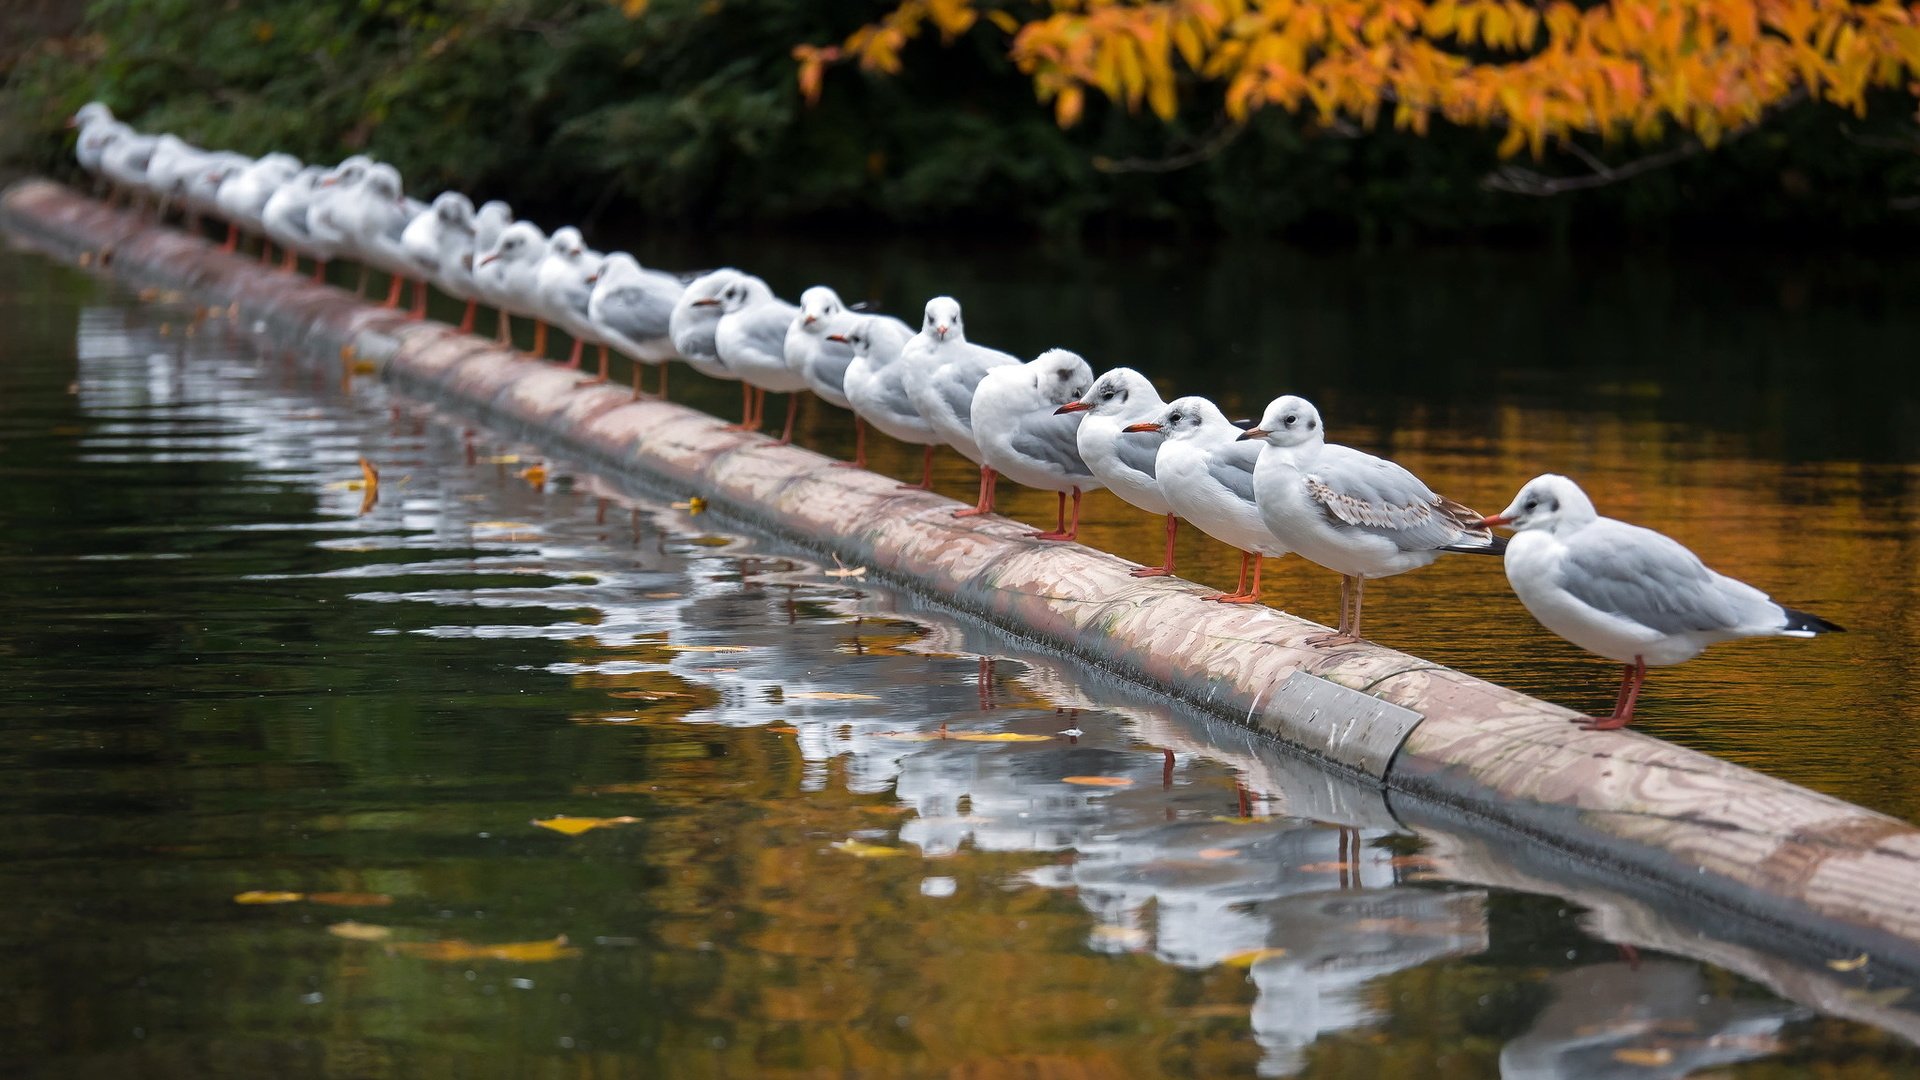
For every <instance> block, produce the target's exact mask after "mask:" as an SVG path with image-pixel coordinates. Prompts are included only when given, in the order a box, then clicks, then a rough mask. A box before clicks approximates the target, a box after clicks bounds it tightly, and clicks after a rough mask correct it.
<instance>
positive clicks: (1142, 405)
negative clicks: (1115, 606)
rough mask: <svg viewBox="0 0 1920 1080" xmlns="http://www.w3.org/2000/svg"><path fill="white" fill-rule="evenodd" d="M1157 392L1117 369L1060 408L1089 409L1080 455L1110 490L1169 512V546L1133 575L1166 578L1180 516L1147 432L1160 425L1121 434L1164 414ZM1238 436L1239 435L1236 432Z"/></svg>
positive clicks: (1143, 379) (1141, 378) (1149, 510)
mask: <svg viewBox="0 0 1920 1080" xmlns="http://www.w3.org/2000/svg"><path fill="white" fill-rule="evenodd" d="M1166 404H1167V403H1166V402H1164V401H1161V400H1160V394H1159V391H1156V390H1155V389H1154V388H1153V384H1152V383H1150V382H1148V381H1147V377H1146V376H1145V375H1142V374H1140V373H1139V372H1137V371H1135V370H1133V369H1132V368H1124V367H1121V368H1114V369H1113V370H1111V371H1108V372H1106V373H1105V374H1103V375H1101V376H1100V377H1099V378H1098V379H1095V380H1094V382H1093V385H1092V386H1090V387H1088V388H1087V392H1086V394H1085V395H1084V396H1083V397H1081V398H1080V400H1078V401H1069V402H1067V403H1066V404H1065V405H1062V406H1060V411H1061V412H1063V413H1066V412H1085V413H1086V414H1087V415H1086V418H1085V419H1084V420H1082V421H1080V434H1079V440H1080V456H1081V457H1082V458H1084V459H1085V460H1086V463H1087V467H1088V468H1089V469H1092V470H1093V475H1095V476H1097V477H1099V478H1100V482H1101V483H1103V484H1105V485H1106V486H1107V490H1108V491H1111V492H1113V493H1114V494H1115V495H1118V496H1120V498H1121V499H1123V500H1125V501H1126V502H1129V503H1131V504H1133V505H1134V506H1137V507H1139V508H1140V509H1142V510H1145V511H1146V512H1147V513H1149V514H1165V515H1166V518H1167V547H1166V552H1165V554H1164V555H1162V557H1161V559H1160V565H1159V566H1142V567H1139V568H1137V569H1135V570H1134V571H1133V576H1134V577H1165V576H1167V575H1169V574H1171V573H1173V537H1174V533H1175V531H1176V530H1177V529H1179V527H1180V519H1179V518H1178V517H1175V516H1174V513H1173V511H1172V509H1170V508H1169V507H1168V505H1167V497H1166V495H1165V494H1164V493H1163V492H1162V491H1161V490H1160V482H1159V481H1158V480H1157V479H1155V476H1154V460H1155V457H1156V455H1158V454H1159V452H1160V440H1159V439H1158V438H1153V437H1151V436H1149V435H1147V434H1145V433H1146V432H1148V431H1157V430H1159V429H1158V428H1152V429H1149V428H1145V427H1142V428H1140V429H1139V430H1140V432H1141V433H1140V434H1134V435H1122V434H1121V432H1122V431H1130V430H1133V429H1132V428H1129V427H1128V425H1129V424H1134V425H1138V424H1140V423H1141V422H1143V421H1146V420H1151V419H1153V418H1155V417H1157V416H1159V415H1160V412H1161V410H1162V409H1164V408H1165V407H1166ZM1236 434H1238V433H1237V432H1236Z"/></svg>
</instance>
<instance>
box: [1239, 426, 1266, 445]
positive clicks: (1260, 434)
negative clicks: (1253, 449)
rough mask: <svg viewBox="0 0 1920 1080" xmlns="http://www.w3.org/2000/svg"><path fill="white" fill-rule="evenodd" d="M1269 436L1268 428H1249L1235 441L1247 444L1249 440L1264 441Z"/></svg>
mask: <svg viewBox="0 0 1920 1080" xmlns="http://www.w3.org/2000/svg"><path fill="white" fill-rule="evenodd" d="M1268 434H1269V432H1268V431H1267V429H1266V428H1257V427H1254V428H1248V429H1247V430H1245V431H1243V432H1241V433H1240V437H1239V438H1237V439H1235V440H1233V441H1234V442H1246V441H1247V440H1248V439H1264V438H1266V437H1267V435H1268Z"/></svg>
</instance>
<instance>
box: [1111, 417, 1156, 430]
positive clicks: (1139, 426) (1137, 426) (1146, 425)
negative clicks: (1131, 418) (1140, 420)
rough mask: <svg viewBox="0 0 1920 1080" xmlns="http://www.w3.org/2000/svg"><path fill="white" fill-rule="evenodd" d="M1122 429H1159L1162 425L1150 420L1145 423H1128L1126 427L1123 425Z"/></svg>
mask: <svg viewBox="0 0 1920 1080" xmlns="http://www.w3.org/2000/svg"><path fill="white" fill-rule="evenodd" d="M1120 430H1121V431H1159V430H1160V425H1159V424H1156V423H1154V422H1153V421H1151V420H1149V421H1147V422H1146V423H1144V424H1128V425H1127V426H1126V427H1123V428H1121V429H1120Z"/></svg>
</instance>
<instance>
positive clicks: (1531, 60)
mask: <svg viewBox="0 0 1920 1080" xmlns="http://www.w3.org/2000/svg"><path fill="white" fill-rule="evenodd" d="M1020 6H1024V7H1027V8H1028V9H1030V12H1031V13H1032V14H1033V16H1034V17H1033V18H1032V19H1031V21H1024V22H1023V21H1021V20H1019V19H1018V18H1016V17H1014V16H1012V15H1009V14H1008V12H1007V11H1004V10H997V9H996V10H993V11H989V12H986V13H984V14H985V17H986V18H987V20H988V21H989V22H991V23H992V24H993V25H995V26H996V27H998V28H999V29H1000V30H1001V31H1002V32H1004V33H1006V34H1007V35H1009V37H1010V38H1011V40H1010V42H1009V46H1008V48H1009V54H1010V55H1011V56H1012V58H1013V60H1014V62H1015V64H1017V65H1018V66H1019V68H1020V70H1021V71H1022V72H1024V73H1026V74H1027V75H1029V76H1031V77H1032V79H1033V83H1034V89H1035V92H1036V93H1037V94H1038V96H1039V98H1040V100H1041V101H1043V102H1048V103H1051V104H1052V106H1053V110H1054V117H1055V119H1056V120H1057V121H1058V122H1059V123H1060V124H1061V125H1062V126H1069V125H1072V124H1074V123H1076V122H1077V121H1078V120H1079V119H1080V117H1081V115H1082V113H1083V112H1084V110H1085V103H1086V95H1087V93H1088V92H1095V93H1099V94H1102V95H1104V96H1105V97H1107V98H1108V99H1110V100H1112V101H1114V102H1116V103H1119V104H1122V105H1124V106H1126V107H1127V108H1128V109H1129V110H1136V111H1137V110H1139V109H1140V108H1142V107H1143V106H1144V107H1145V108H1147V109H1149V110H1151V111H1152V112H1153V113H1154V114H1155V115H1156V116H1159V117H1161V118H1162V119H1172V117H1173V116H1174V114H1175V112H1176V110H1177V108H1178V103H1179V97H1180V95H1181V94H1183V93H1188V92H1191V90H1192V89H1193V88H1194V87H1195V86H1196V85H1199V84H1213V85H1216V86H1218V87H1219V88H1220V89H1221V91H1222V94H1223V100H1224V102H1225V107H1226V111H1227V114H1228V116H1229V117H1230V118H1231V119H1233V120H1236V121H1239V120H1244V119H1245V118H1246V117H1247V116H1248V115H1249V114H1251V113H1252V112H1253V111H1255V110H1257V109H1261V108H1282V109H1285V110H1287V111H1289V112H1307V113H1311V115H1313V116H1314V117H1315V118H1316V119H1318V120H1320V121H1322V122H1327V123H1331V122H1334V121H1341V120H1344V121H1352V122H1358V123H1361V124H1364V125H1367V126H1372V125H1374V124H1376V123H1378V122H1379V121H1380V120H1381V119H1382V115H1383V114H1387V115H1390V117H1391V122H1392V124H1393V125H1394V126H1395V127H1396V128H1402V129H1406V130H1410V131H1413V132H1415V133H1418V134H1425V132H1426V131H1427V127H1428V124H1429V123H1430V122H1431V120H1432V119H1433V118H1434V117H1436V116H1437V117H1440V118H1442V119H1444V120H1446V121H1448V122H1450V123H1453V124H1456V125H1460V126H1463V127H1485V128H1499V129H1504V130H1505V131H1506V136H1505V139H1504V141H1502V143H1501V144H1500V152H1501V153H1502V154H1503V155H1512V154H1516V153H1519V152H1520V151H1521V150H1528V151H1531V152H1532V153H1533V154H1534V155H1535V156H1538V155H1539V154H1540V153H1541V151H1542V149H1543V148H1544V146H1545V144H1546V142H1547V141H1548V140H1550V139H1564V138H1567V137H1569V136H1571V135H1573V134H1576V133H1590V134H1597V135H1600V136H1602V137H1605V138H1609V139H1610V138H1615V137H1620V136H1631V137H1633V138H1636V139H1640V140H1652V139H1657V138H1659V137H1661V136H1662V135H1664V134H1665V133H1666V132H1667V131H1669V130H1670V129H1678V130H1681V131H1684V132H1687V133H1689V134H1691V135H1693V136H1695V137H1697V138H1698V139H1700V141H1701V142H1703V143H1705V144H1707V145H1708V146H1712V145H1713V144H1715V143H1716V142H1717V141H1719V140H1720V139H1721V138H1722V137H1724V136H1725V135H1726V134H1728V133H1730V132H1733V131H1736V130H1739V129H1741V128H1744V127H1746V126H1748V125H1751V124H1754V123H1756V122H1758V121H1759V120H1760V119H1761V117H1762V116H1763V115H1764V114H1765V112H1766V111H1767V110H1768V109H1769V108H1771V107H1773V106H1776V105H1780V104H1782V103H1785V102H1787V101H1789V100H1790V99H1793V98H1795V97H1796V96H1797V95H1801V94H1804V95H1806V96H1807V97H1809V98H1812V99H1814V100H1819V101H1825V102H1828V103H1831V104H1833V105H1837V106H1840V107H1842V108H1846V109H1850V110H1852V111H1854V112H1855V113H1859V114H1864V113H1865V111H1866V97H1867V94H1868V92H1869V91H1871V90H1873V89H1876V88H1904V87H1907V86H1909V85H1910V84H1911V83H1913V82H1914V81H1915V80H1916V79H1920V3H1915V4H1904V3H1901V2H1899V0H1856V2H1849V0H1689V2H1685V3H1682V2H1678V0H1610V2H1606V3H1597V4H1590V5H1586V6H1584V7H1583V6H1580V5H1576V4H1574V3H1571V2H1569V0H1547V2H1545V3H1538V4H1536V3H1533V2H1531V0H1050V2H1049V3H1047V4H1044V5H1043V4H1040V3H1037V2H1032V3H1026V4H1024V5H1020ZM1016 10H1017V7H1016ZM976 14H977V12H976V9H975V7H974V0H902V2H901V3H900V5H899V6H898V7H896V8H895V9H894V10H893V11H892V12H890V13H889V14H888V15H886V16H885V17H884V18H882V19H881V20H880V21H879V22H877V23H874V24H871V25H869V26H864V27H862V28H860V29H859V30H856V31H854V33H853V34H852V35H851V36H850V37H848V38H847V40H846V41H845V42H844V43H843V44H842V45H840V46H828V47H815V46H805V45H803V46H801V47H800V48H798V49H796V50H794V55H795V58H796V59H797V60H799V61H800V73H799V79H800V87H801V91H802V93H803V94H804V95H805V96H806V98H807V100H808V101H813V100H816V99H817V98H818V96H819V94H820V90H821V80H822V74H823V72H824V69H825V67H826V66H827V65H828V64H832V63H838V62H841V61H843V60H853V61H856V62H858V63H859V65H860V66H861V67H862V68H864V69H866V70H869V71H876V72H881V73H887V74H891V73H894V72H897V71H899V70H900V66H901V59H900V52H901V49H902V48H903V47H904V45H905V44H906V42H907V41H908V40H910V39H912V38H914V37H916V36H918V35H920V34H921V33H923V32H924V31H925V30H926V28H928V27H933V28H935V29H937V30H939V31H940V33H941V35H942V36H943V37H944V38H945V39H947V40H951V39H953V38H954V37H955V36H957V35H958V34H961V33H964V32H966V31H967V30H968V29H969V28H971V27H972V26H973V25H974V24H975V22H976Z"/></svg>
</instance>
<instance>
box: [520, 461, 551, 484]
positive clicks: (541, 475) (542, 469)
mask: <svg viewBox="0 0 1920 1080" xmlns="http://www.w3.org/2000/svg"><path fill="white" fill-rule="evenodd" d="M520 479H522V480H525V481H526V482H527V486H529V487H545V486H546V483H547V467H546V466H545V465H529V466H527V467H526V468H524V469H521V470H520Z"/></svg>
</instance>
